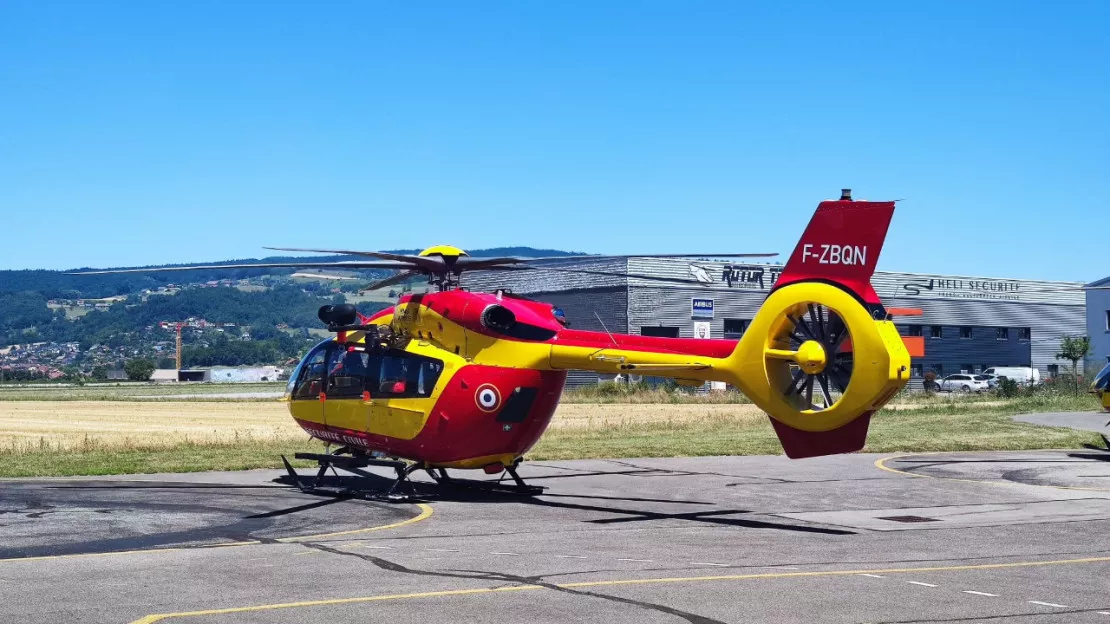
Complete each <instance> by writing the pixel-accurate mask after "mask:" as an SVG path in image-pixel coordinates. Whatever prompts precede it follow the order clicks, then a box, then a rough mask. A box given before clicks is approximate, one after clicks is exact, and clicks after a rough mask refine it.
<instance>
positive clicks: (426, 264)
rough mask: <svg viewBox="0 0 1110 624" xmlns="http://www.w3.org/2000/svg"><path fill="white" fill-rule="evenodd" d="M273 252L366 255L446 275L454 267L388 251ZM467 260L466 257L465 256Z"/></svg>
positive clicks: (440, 258)
mask: <svg viewBox="0 0 1110 624" xmlns="http://www.w3.org/2000/svg"><path fill="white" fill-rule="evenodd" d="M263 249H269V250H272V251H306V252H312V253H337V254H343V255H365V256H369V258H381V259H383V260H392V261H394V262H404V263H406V264H407V266H404V268H405V269H411V268H413V266H415V268H417V269H421V270H423V271H428V272H432V273H444V272H446V271H450V270H451V268H452V266H451V264H452V263H451V262H448V261H446V260H445V259H444V258H443V256H442V255H407V254H404V253H390V252H387V251H353V250H342V249H302V248H292V246H268V248H263ZM464 258H465V256H464Z"/></svg>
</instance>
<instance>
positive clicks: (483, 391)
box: [474, 383, 501, 412]
mask: <svg viewBox="0 0 1110 624" xmlns="http://www.w3.org/2000/svg"><path fill="white" fill-rule="evenodd" d="M474 402H475V403H476V404H477V405H478V409H480V410H482V411H483V412H494V411H497V408H499V407H501V393H500V392H499V391H498V390H497V386H494V385H493V384H489V383H484V384H482V385H480V386H478V389H477V390H476V391H475V392H474Z"/></svg>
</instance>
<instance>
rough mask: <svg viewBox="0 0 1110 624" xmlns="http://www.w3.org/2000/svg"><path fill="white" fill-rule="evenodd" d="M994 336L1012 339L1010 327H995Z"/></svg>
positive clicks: (1000, 338)
mask: <svg viewBox="0 0 1110 624" xmlns="http://www.w3.org/2000/svg"><path fill="white" fill-rule="evenodd" d="M994 337H995V338H997V339H998V340H1009V339H1010V328H1009V327H997V328H995V330H994Z"/></svg>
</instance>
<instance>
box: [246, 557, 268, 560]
mask: <svg viewBox="0 0 1110 624" xmlns="http://www.w3.org/2000/svg"><path fill="white" fill-rule="evenodd" d="M265 560H266V557H251V558H250V559H247V561H265Z"/></svg>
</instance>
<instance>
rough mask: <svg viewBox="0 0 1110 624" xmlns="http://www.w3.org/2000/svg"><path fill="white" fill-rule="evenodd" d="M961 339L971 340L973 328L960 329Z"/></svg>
mask: <svg viewBox="0 0 1110 624" xmlns="http://www.w3.org/2000/svg"><path fill="white" fill-rule="evenodd" d="M960 338H964V339H967V338H971V328H970V327H961V328H960Z"/></svg>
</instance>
